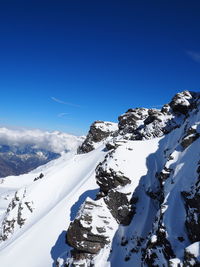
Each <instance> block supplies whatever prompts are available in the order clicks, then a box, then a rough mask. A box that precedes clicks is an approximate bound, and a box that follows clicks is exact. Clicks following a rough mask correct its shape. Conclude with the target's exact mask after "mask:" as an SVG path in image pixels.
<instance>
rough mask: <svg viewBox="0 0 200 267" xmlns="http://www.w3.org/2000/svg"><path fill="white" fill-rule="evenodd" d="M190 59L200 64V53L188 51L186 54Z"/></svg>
mask: <svg viewBox="0 0 200 267" xmlns="http://www.w3.org/2000/svg"><path fill="white" fill-rule="evenodd" d="M186 53H187V54H188V56H190V58H192V59H193V60H194V61H196V62H199V63H200V53H198V52H194V51H187V52H186Z"/></svg>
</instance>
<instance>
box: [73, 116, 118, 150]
mask: <svg viewBox="0 0 200 267" xmlns="http://www.w3.org/2000/svg"><path fill="white" fill-rule="evenodd" d="M117 129H118V127H117V124H116V123H113V122H104V121H95V122H94V123H93V124H92V125H91V126H90V130H89V132H88V134H87V136H86V139H85V141H84V142H83V144H82V145H81V146H80V147H79V149H78V152H79V153H87V152H90V151H92V150H93V149H94V148H95V147H94V145H95V143H98V142H101V141H103V140H105V139H106V138H107V137H109V136H112V135H113V134H114V132H115V131H117Z"/></svg>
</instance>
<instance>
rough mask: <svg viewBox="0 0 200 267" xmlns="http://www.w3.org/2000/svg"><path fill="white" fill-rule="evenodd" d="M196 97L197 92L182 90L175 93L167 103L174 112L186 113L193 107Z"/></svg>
mask: <svg viewBox="0 0 200 267" xmlns="http://www.w3.org/2000/svg"><path fill="white" fill-rule="evenodd" d="M197 99H198V94H197V93H194V92H191V91H183V92H181V93H178V94H176V95H175V96H174V97H173V98H172V101H171V102H170V103H169V105H170V107H171V108H172V110H173V111H174V112H175V113H180V114H184V115H186V114H188V112H189V111H190V110H191V109H192V108H194V107H195V101H196V100H197Z"/></svg>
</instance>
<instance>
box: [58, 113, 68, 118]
mask: <svg viewBox="0 0 200 267" xmlns="http://www.w3.org/2000/svg"><path fill="white" fill-rule="evenodd" d="M66 115H69V113H64V112H63V113H59V114H58V117H59V118H62V117H65V116H66Z"/></svg>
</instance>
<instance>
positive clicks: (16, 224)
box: [0, 190, 33, 241]
mask: <svg viewBox="0 0 200 267" xmlns="http://www.w3.org/2000/svg"><path fill="white" fill-rule="evenodd" d="M32 212H33V202H32V201H29V200H28V199H27V198H26V190H20V191H17V192H16V193H15V196H14V198H13V199H12V200H11V202H10V204H9V205H8V208H7V210H6V213H5V215H4V219H3V220H2V224H1V226H0V241H5V240H6V239H8V238H10V237H11V236H12V234H13V233H14V231H16V230H17V229H18V228H21V227H22V226H23V225H24V224H25V221H26V220H27V218H28V217H29V216H30V213H32Z"/></svg>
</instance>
